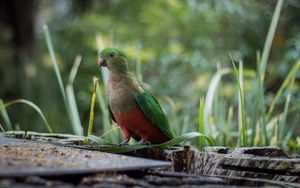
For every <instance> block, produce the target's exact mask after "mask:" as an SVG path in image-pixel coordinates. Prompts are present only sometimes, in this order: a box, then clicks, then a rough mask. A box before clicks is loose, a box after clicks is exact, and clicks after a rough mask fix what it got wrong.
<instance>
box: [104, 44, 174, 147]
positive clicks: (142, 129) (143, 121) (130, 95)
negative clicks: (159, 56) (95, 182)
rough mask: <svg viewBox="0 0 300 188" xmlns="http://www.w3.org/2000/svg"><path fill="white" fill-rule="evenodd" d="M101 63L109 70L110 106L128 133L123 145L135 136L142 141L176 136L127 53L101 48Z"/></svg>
mask: <svg viewBox="0 0 300 188" xmlns="http://www.w3.org/2000/svg"><path fill="white" fill-rule="evenodd" d="M98 64H99V65H100V67H107V69H108V71H109V78H108V84H107V99H108V109H109V112H110V114H111V117H112V119H113V120H114V121H115V122H116V123H117V124H118V125H119V126H120V127H121V129H122V132H123V134H124V140H123V141H122V142H121V145H126V144H128V142H129V140H130V138H131V137H132V138H134V139H136V140H137V141H139V144H150V143H154V144H159V143H163V142H166V141H168V140H170V139H172V138H174V136H175V134H174V132H173V131H172V130H171V129H170V125H169V122H168V119H167V117H166V115H165V114H164V112H163V110H162V109H161V107H160V104H159V103H158V101H157V100H156V98H155V97H154V96H153V94H152V93H151V91H150V90H148V89H146V88H145V87H144V86H143V83H140V82H138V81H137V79H136V78H135V77H134V76H133V74H132V73H131V72H130V70H129V68H128V59H127V56H126V55H125V53H123V52H122V51H121V50H119V49H117V48H105V49H103V50H102V51H101V52H100V57H99V60H98Z"/></svg>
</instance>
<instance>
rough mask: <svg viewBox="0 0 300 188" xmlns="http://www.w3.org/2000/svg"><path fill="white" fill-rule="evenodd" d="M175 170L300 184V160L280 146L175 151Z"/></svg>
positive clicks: (173, 158)
mask: <svg viewBox="0 0 300 188" xmlns="http://www.w3.org/2000/svg"><path fill="white" fill-rule="evenodd" d="M172 162H173V164H172V165H173V169H174V170H175V171H179V172H180V171H184V172H187V173H195V174H202V175H215V176H227V177H244V178H245V177H249V178H261V179H270V180H274V181H284V182H293V183H300V159H298V158H290V157H288V156H287V154H285V153H284V152H283V151H282V150H280V149H279V148H273V147H263V148H253V149H252V148H236V149H229V148H224V147H209V148H205V150H204V151H203V152H201V151H199V150H197V149H196V148H185V149H183V150H181V151H176V152H173V153H172Z"/></svg>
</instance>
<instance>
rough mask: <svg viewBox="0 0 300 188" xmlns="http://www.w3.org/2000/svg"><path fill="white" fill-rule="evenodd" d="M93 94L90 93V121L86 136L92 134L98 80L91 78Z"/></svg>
mask: <svg viewBox="0 0 300 188" xmlns="http://www.w3.org/2000/svg"><path fill="white" fill-rule="evenodd" d="M93 85H94V89H93V93H92V100H91V108H90V119H89V126H88V132H87V136H89V135H91V134H92V130H93V121H94V109H95V99H96V90H97V85H98V79H97V78H95V77H94V78H93Z"/></svg>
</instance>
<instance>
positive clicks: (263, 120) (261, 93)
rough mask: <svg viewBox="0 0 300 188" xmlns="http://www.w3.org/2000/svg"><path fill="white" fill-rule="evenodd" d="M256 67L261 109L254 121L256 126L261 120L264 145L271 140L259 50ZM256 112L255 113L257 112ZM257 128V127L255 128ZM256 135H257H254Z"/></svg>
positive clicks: (259, 107) (257, 89) (259, 106)
mask: <svg viewBox="0 0 300 188" xmlns="http://www.w3.org/2000/svg"><path fill="white" fill-rule="evenodd" d="M256 63H257V65H256V67H257V73H256V74H257V75H256V82H257V88H256V91H257V94H256V96H258V98H257V100H258V107H256V108H258V109H260V110H259V115H258V116H259V117H254V118H255V119H254V122H255V124H254V125H255V127H256V123H257V120H258V121H261V122H260V127H261V129H262V131H259V132H260V133H261V135H260V138H264V145H269V143H270V140H269V136H268V133H267V128H266V116H265V113H266V107H265V97H264V87H263V81H262V79H261V74H262V73H261V58H260V54H259V52H257V53H256ZM258 109H254V110H255V111H256V112H257V111H258ZM256 112H255V113H256ZM255 129H256V128H255ZM253 132H254V134H256V130H253ZM253 136H255V135H253ZM251 143H254V137H252V141H251Z"/></svg>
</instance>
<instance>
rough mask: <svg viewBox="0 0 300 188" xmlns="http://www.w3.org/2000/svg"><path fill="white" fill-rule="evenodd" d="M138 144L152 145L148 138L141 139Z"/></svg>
mask: <svg viewBox="0 0 300 188" xmlns="http://www.w3.org/2000/svg"><path fill="white" fill-rule="evenodd" d="M138 144H140V145H151V142H150V141H148V140H144V139H141V140H140V141H139V142H138Z"/></svg>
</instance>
